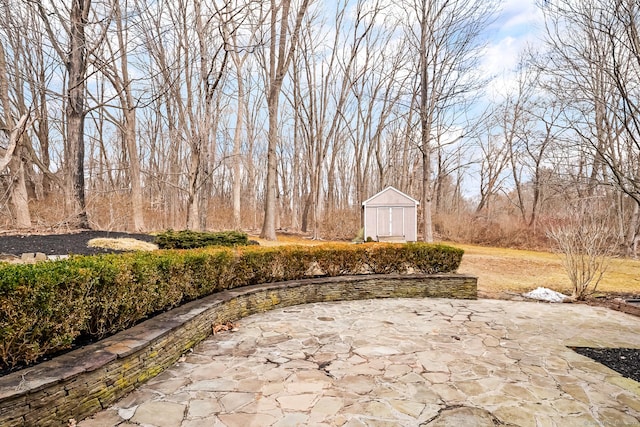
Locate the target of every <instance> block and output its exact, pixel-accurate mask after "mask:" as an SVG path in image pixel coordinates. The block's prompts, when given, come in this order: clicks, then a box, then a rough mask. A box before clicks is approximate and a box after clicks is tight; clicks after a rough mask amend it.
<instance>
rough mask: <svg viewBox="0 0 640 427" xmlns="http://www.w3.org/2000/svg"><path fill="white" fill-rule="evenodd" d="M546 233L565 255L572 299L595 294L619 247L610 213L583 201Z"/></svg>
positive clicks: (565, 265)
mask: <svg viewBox="0 0 640 427" xmlns="http://www.w3.org/2000/svg"><path fill="white" fill-rule="evenodd" d="M547 234H548V236H549V238H550V239H551V240H552V241H553V242H554V244H555V247H556V250H557V251H558V252H559V253H561V254H562V257H563V260H562V261H563V264H564V268H565V270H566V271H567V274H568V276H569V280H570V281H571V285H572V286H573V293H572V297H573V298H574V299H577V300H584V299H585V298H586V297H587V296H589V295H591V294H593V293H594V292H595V290H596V288H597V286H598V284H599V283H600V280H601V279H602V276H603V275H604V273H605V272H606V270H607V267H608V265H609V261H610V259H611V256H612V255H613V254H614V252H615V248H616V246H617V238H616V232H615V228H614V227H613V226H612V225H611V221H610V218H609V216H608V214H607V213H606V211H605V210H601V209H598V208H597V206H596V203H594V202H592V201H580V202H578V203H577V204H576V205H574V206H572V207H571V208H570V209H569V212H568V214H567V217H566V218H564V220H563V221H562V222H561V223H560V224H559V225H556V226H551V227H550V228H549V230H548V232H547Z"/></svg>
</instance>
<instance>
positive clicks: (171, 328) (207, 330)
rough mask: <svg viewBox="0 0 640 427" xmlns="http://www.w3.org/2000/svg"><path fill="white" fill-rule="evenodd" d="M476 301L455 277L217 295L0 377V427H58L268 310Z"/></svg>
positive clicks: (364, 279) (468, 280)
mask: <svg viewBox="0 0 640 427" xmlns="http://www.w3.org/2000/svg"><path fill="white" fill-rule="evenodd" d="M422 297H432V298H463V299H476V297H477V279H476V278H475V277H472V276H466V275H458V274H441V275H421V274H416V275H366V276H347V277H333V278H318V279H305V280H296V281H290V282H279V283H270V284H264V285H257V286H247V287H242V288H237V289H232V290H227V291H224V292H219V293H216V294H213V295H210V296H208V297H206V298H202V299H200V300H197V301H193V302H190V303H188V304H185V305H183V306H181V307H178V308H176V309H174V310H171V311H169V312H166V313H163V314H160V315H159V316H156V317H154V318H153V319H149V320H147V321H145V322H143V323H141V324H139V325H137V326H135V327H133V328H131V329H128V330H126V331H123V332H120V333H118V334H116V335H114V336H112V337H109V338H107V339H104V340H102V341H100V342H98V343H95V344H92V345H89V346H87V347H84V348H81V349H78V350H74V351H72V352H70V353H67V354H64V355H62V356H59V357H57V358H55V359H53V360H50V361H46V362H43V363H40V364H39V365H36V366H34V367H32V368H27V369H24V370H22V371H18V372H14V373H11V374H9V375H6V376H4V377H0V425H2V426H25V425H26V426H66V425H67V423H68V420H69V419H72V418H73V419H75V420H78V421H79V420H81V419H83V418H86V417H88V416H90V415H92V414H93V413H95V412H97V411H99V410H101V409H103V408H106V407H107V406H109V405H110V404H111V403H113V402H115V401H116V400H118V399H119V398H121V397H122V396H124V395H125V394H127V393H129V392H130V391H132V390H133V389H135V388H136V387H137V386H138V385H139V384H141V383H143V382H144V381H146V380H148V379H150V378H152V377H154V376H156V375H157V374H159V373H160V372H162V371H163V370H164V369H165V368H167V367H168V366H170V365H172V364H173V363H175V362H176V360H177V359H178V358H179V357H180V356H181V355H182V354H183V353H184V352H186V351H187V350H188V349H190V348H191V347H193V346H194V345H195V344H197V343H198V342H200V341H202V340H204V339H205V338H206V337H207V336H209V335H210V334H211V333H212V328H213V326H215V325H216V324H222V323H226V322H229V321H235V320H238V319H240V318H242V317H245V316H249V315H252V314H255V313H260V312H264V311H267V310H271V309H274V308H280V307H287V306H291V305H297V304H306V303H313V302H322V301H340V300H356V299H371V298H422Z"/></svg>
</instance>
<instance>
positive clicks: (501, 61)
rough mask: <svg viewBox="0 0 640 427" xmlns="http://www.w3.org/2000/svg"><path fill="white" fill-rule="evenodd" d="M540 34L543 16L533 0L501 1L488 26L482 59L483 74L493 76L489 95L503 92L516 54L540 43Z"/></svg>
mask: <svg viewBox="0 0 640 427" xmlns="http://www.w3.org/2000/svg"><path fill="white" fill-rule="evenodd" d="M543 33H544V21H543V15H542V12H541V11H540V9H539V8H538V6H536V0H504V1H503V6H502V11H501V13H500V15H499V17H498V19H497V20H496V21H495V23H494V24H493V25H492V27H491V28H490V29H489V34H488V35H489V45H488V46H487V54H486V56H485V58H484V60H483V68H485V70H486V75H494V76H496V80H495V81H494V82H493V83H492V84H491V88H490V90H489V92H490V94H491V93H493V94H497V95H500V94H503V93H504V91H505V90H507V89H508V88H509V87H510V85H511V82H512V81H513V74H512V70H513V69H514V68H515V67H516V65H517V63H518V57H519V54H520V53H521V52H522V51H523V50H524V49H525V48H526V47H527V45H530V46H532V47H534V48H535V47H536V46H538V45H540V43H541V39H542V36H543Z"/></svg>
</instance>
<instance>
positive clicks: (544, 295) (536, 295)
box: [523, 287, 569, 302]
mask: <svg viewBox="0 0 640 427" xmlns="http://www.w3.org/2000/svg"><path fill="white" fill-rule="evenodd" d="M523 296H524V297H526V298H531V299H537V300H540V301H548V302H563V301H564V300H565V299H567V298H569V297H568V296H567V295H564V294H561V293H560V292H556V291H553V290H551V289H547V288H543V287H539V288H536V289H534V290H533V291H531V292H527V293H526V294H523Z"/></svg>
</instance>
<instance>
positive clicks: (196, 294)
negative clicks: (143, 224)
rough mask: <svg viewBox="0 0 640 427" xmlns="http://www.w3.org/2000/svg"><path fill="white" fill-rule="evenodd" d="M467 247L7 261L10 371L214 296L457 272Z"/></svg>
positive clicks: (3, 300) (1, 306) (2, 357)
mask: <svg viewBox="0 0 640 427" xmlns="http://www.w3.org/2000/svg"><path fill="white" fill-rule="evenodd" d="M462 253H463V251H462V250H460V249H456V248H451V247H448V246H436V245H428V244H423V243H414V244H380V243H374V244H362V245H350V244H327V245H321V246H278V247H268V248H261V247H252V246H247V247H236V248H221V247H218V248H208V249H194V250H165V251H156V252H137V253H126V254H110V255H97V256H73V257H71V258H69V259H67V260H60V261H45V262H42V263H38V264H23V265H13V264H5V265H0V369H6V368H11V367H14V366H24V365H28V364H30V363H33V362H35V361H37V360H38V359H40V358H42V357H43V356H46V355H49V354H52V353H56V352H59V351H61V350H65V349H68V348H70V347H71V346H72V345H73V344H74V340H76V339H77V338H78V337H80V336H82V337H83V338H90V339H99V338H102V337H105V336H107V335H110V334H113V333H116V332H118V331H121V330H124V329H127V328H129V327H131V326H133V325H135V324H136V323H138V322H140V321H141V320H144V319H146V318H148V317H150V316H153V315H154V314H156V313H158V312H161V311H165V310H168V309H171V308H173V307H176V306H178V305H180V304H182V303H184V302H187V301H191V300H194V299H197V298H201V297H203V296H206V295H209V294H211V293H214V292H218V291H222V290H225V289H230V288H235V287H240V286H247V285H255V284H260V283H267V282H276V281H285V280H296V279H302V278H305V277H307V275H308V274H315V273H310V272H311V271H315V272H317V271H318V269H319V270H320V271H321V272H322V273H323V274H325V275H327V276H339V275H347V274H366V273H370V272H373V273H405V272H409V271H415V272H424V273H444V272H451V271H455V270H456V269H457V268H458V266H459V264H460V261H461V259H462Z"/></svg>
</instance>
